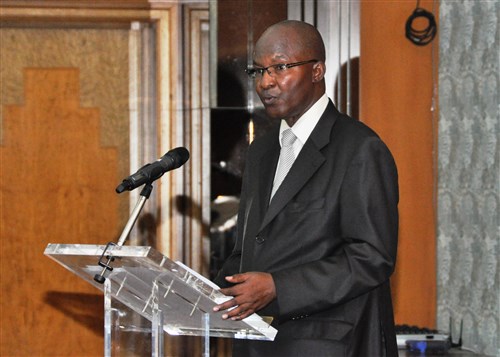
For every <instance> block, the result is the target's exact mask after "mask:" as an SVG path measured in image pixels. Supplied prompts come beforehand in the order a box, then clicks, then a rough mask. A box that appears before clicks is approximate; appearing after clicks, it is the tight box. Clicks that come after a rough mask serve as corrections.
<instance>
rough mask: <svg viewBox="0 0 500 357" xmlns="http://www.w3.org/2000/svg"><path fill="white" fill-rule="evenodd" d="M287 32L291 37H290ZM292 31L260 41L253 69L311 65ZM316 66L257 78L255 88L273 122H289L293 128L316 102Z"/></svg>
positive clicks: (306, 66) (295, 68)
mask: <svg viewBox="0 0 500 357" xmlns="http://www.w3.org/2000/svg"><path fill="white" fill-rule="evenodd" d="M287 32H288V33H287ZM295 36H297V35H295V34H294V33H293V32H290V31H286V30H283V31H279V32H273V33H272V34H269V35H267V36H265V37H263V38H261V39H260V40H259V41H258V43H257V45H256V48H255V52H254V66H255V67H261V68H262V67H268V66H272V65H276V64H287V63H294V62H302V61H308V60H311V59H313V58H309V56H310V55H309V56H308V55H307V54H305V53H304V52H305V51H303V50H302V49H301V48H298V47H299V45H297V44H296V43H298V42H297V41H294V38H295ZM313 66H314V63H307V64H304V65H300V66H295V67H292V68H288V69H286V70H284V71H278V70H276V68H270V71H271V74H269V73H268V72H267V71H264V73H263V74H262V75H261V76H257V77H256V78H255V88H256V91H257V94H258V95H259V97H260V100H261V101H262V103H263V104H264V107H265V108H266V113H267V114H268V115H269V116H270V117H271V118H273V119H286V120H287V122H288V124H289V125H290V124H291V125H293V124H294V123H295V122H296V121H297V120H298V119H299V118H300V116H301V115H302V114H304V113H305V112H306V111H307V110H308V109H309V108H310V107H311V106H312V105H313V104H314V102H315V100H316V99H317V98H315V92H314V81H313V70H312V69H313Z"/></svg>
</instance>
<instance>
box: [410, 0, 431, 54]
mask: <svg viewBox="0 0 500 357" xmlns="http://www.w3.org/2000/svg"><path fill="white" fill-rule="evenodd" d="M419 3H420V1H417V7H416V8H415V10H414V11H413V13H412V14H411V16H410V17H409V18H408V20H407V21H406V38H408V39H409V40H410V41H411V42H413V43H414V44H415V45H417V46H425V45H427V44H429V43H430V42H431V41H432V40H433V39H434V37H435V36H436V33H437V24H436V19H435V18H434V15H433V14H432V13H431V12H428V11H426V10H425V9H422V8H421V7H419ZM418 18H425V19H427V27H426V28H425V29H423V30H419V29H416V28H414V27H413V22H414V21H415V20H416V19H418Z"/></svg>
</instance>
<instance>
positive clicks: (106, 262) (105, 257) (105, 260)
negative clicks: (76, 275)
mask: <svg viewBox="0 0 500 357" xmlns="http://www.w3.org/2000/svg"><path fill="white" fill-rule="evenodd" d="M152 191H153V185H152V184H151V183H150V182H148V183H146V184H145V185H144V188H143V189H142V191H141V193H140V197H139V201H138V202H137V203H136V205H135V207H134V210H133V211H132V213H131V215H130V217H129V219H128V222H127V224H126V225H125V228H124V229H123V232H122V234H121V235H120V238H119V239H118V242H117V243H113V242H109V243H108V244H107V245H106V248H104V251H103V252H102V255H101V257H100V258H99V262H98V264H99V266H101V267H102V268H103V269H102V271H101V273H100V274H96V275H94V280H95V281H97V282H98V283H100V284H103V283H104V281H105V280H106V278H105V277H104V274H105V273H106V271H107V270H109V271H112V270H113V267H112V266H111V262H113V261H114V260H115V258H114V257H113V255H112V254H111V253H109V254H106V252H107V251H108V249H110V248H111V247H115V246H118V247H121V246H123V244H124V243H125V240H126V239H127V237H128V236H129V234H130V231H131V230H132V228H133V227H134V224H135V222H136V221H137V218H138V217H139V214H140V213H141V211H142V208H143V207H144V204H145V203H146V201H147V199H148V198H149V196H150V195H151V192H152Z"/></svg>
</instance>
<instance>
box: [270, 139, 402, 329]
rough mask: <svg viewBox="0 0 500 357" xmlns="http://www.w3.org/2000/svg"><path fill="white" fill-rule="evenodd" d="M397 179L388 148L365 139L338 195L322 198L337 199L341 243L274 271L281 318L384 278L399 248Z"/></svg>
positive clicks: (324, 305) (340, 299)
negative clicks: (320, 254) (308, 259)
mask: <svg viewBox="0 0 500 357" xmlns="http://www.w3.org/2000/svg"><path fill="white" fill-rule="evenodd" d="M397 181H398V178H397V171H396V166H395V163H394V160H393V158H392V155H391V154H390V152H389V150H388V149H387V147H386V146H385V145H384V143H383V142H382V141H381V140H380V139H378V138H376V137H370V138H367V139H366V140H365V141H364V142H363V143H362V144H361V145H360V147H359V148H358V150H357V152H356V154H355V155H354V156H353V158H352V160H351V161H350V163H349V165H348V167H347V169H346V172H345V176H344V179H343V181H342V185H341V188H340V193H339V194H338V196H336V197H326V199H327V200H339V207H340V209H339V213H338V216H339V217H337V218H336V219H335V220H334V221H335V222H336V224H339V225H340V232H341V237H340V239H341V244H339V245H338V247H337V249H335V250H334V251H333V252H332V253H331V254H329V255H328V256H325V257H324V258H322V259H320V260H317V261H312V262H308V263H304V264H302V265H298V266H295V267H293V268H289V269H283V270H280V271H276V272H273V273H272V275H273V278H274V282H275V285H276V291H277V299H278V304H279V309H280V318H281V319H282V320H287V319H291V318H293V317H294V316H299V315H300V316H304V315H310V314H314V313H316V312H320V311H322V310H326V309H330V308H333V307H335V306H338V305H340V304H342V303H344V302H347V301H349V300H351V299H353V298H356V297H358V296H360V295H362V294H365V293H367V292H369V291H370V290H372V289H374V288H376V287H378V286H380V285H381V284H383V283H385V282H387V280H388V279H389V277H390V276H391V274H392V273H393V271H394V266H395V261H396V251H397V235H398V209H397V204H398V199H399V197H398V182H397ZM332 234H333V233H332ZM325 239H338V238H337V237H328V236H326V237H325Z"/></svg>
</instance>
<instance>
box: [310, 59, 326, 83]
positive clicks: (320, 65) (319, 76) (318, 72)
mask: <svg viewBox="0 0 500 357" xmlns="http://www.w3.org/2000/svg"><path fill="white" fill-rule="evenodd" d="M325 72H326V66H325V63H324V62H322V61H319V62H316V63H315V64H314V65H313V71H312V75H313V82H314V83H316V82H321V81H322V80H323V79H324V78H325Z"/></svg>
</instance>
